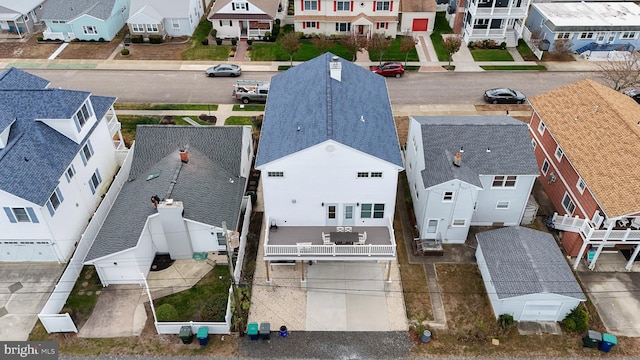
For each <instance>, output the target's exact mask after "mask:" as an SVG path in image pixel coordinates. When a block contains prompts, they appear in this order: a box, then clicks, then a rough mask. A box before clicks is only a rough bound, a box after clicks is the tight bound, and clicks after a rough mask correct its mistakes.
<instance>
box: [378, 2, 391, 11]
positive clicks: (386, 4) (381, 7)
mask: <svg viewBox="0 0 640 360" xmlns="http://www.w3.org/2000/svg"><path fill="white" fill-rule="evenodd" d="M390 4H391V2H390V1H376V11H389V8H390Z"/></svg>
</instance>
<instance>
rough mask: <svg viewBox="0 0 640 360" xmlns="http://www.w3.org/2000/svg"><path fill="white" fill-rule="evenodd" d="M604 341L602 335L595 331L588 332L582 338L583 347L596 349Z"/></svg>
mask: <svg viewBox="0 0 640 360" xmlns="http://www.w3.org/2000/svg"><path fill="white" fill-rule="evenodd" d="M601 341H602V334H600V332H598V331H595V330H587V333H586V334H585V335H584V336H583V337H582V346H584V347H588V348H594V349H596V348H597V347H598V345H600V342H601Z"/></svg>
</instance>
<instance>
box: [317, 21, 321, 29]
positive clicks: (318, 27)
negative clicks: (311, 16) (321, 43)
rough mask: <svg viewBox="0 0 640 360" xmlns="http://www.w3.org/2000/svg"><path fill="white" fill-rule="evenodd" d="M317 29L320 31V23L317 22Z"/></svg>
mask: <svg viewBox="0 0 640 360" xmlns="http://www.w3.org/2000/svg"><path fill="white" fill-rule="evenodd" d="M316 29H320V21H316Z"/></svg>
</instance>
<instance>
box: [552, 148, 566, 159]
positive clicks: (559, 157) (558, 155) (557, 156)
mask: <svg viewBox="0 0 640 360" xmlns="http://www.w3.org/2000/svg"><path fill="white" fill-rule="evenodd" d="M554 155H555V156H556V160H558V161H561V160H562V155H564V151H562V148H561V147H560V146H558V147H557V148H556V153H555V154H554Z"/></svg>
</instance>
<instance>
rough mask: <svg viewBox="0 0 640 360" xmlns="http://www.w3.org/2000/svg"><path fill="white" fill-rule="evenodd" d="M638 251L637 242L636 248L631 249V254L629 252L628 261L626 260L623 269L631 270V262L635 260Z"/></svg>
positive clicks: (639, 248)
mask: <svg viewBox="0 0 640 360" xmlns="http://www.w3.org/2000/svg"><path fill="white" fill-rule="evenodd" d="M638 253H640V244H637V245H636V249H635V250H633V254H631V257H630V258H629V261H627V265H626V266H625V267H624V268H625V270H627V271H629V270H631V267H632V266H633V262H634V261H636V258H637V257H638Z"/></svg>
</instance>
